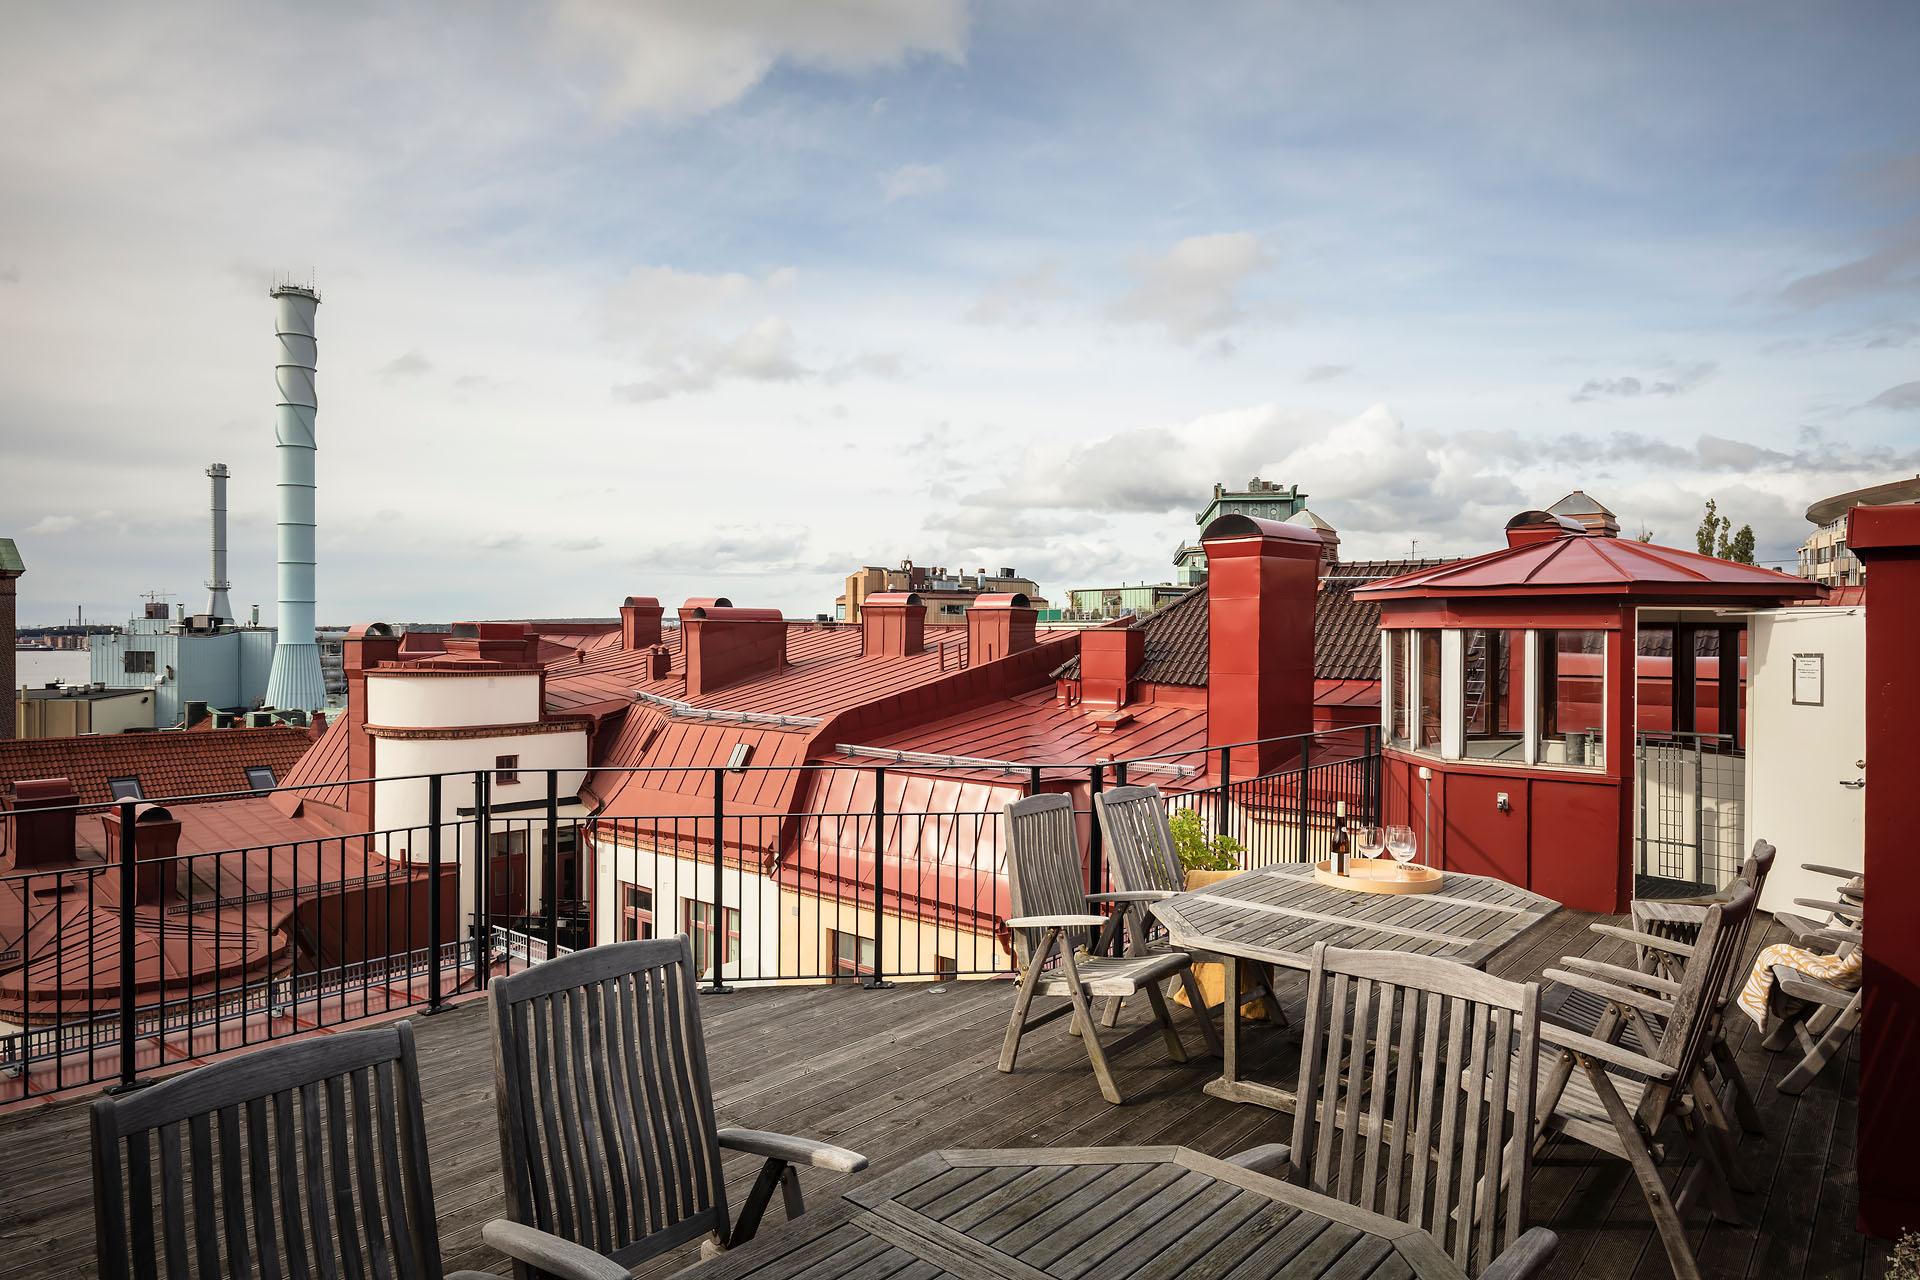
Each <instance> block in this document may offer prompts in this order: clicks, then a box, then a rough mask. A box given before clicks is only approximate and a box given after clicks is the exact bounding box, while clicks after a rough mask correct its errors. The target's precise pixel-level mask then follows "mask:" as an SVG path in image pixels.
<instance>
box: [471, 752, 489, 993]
mask: <svg viewBox="0 0 1920 1280" xmlns="http://www.w3.org/2000/svg"><path fill="white" fill-rule="evenodd" d="M473 857H474V874H473V985H474V986H476V987H478V988H479V989H480V990H482V991H485V990H486V989H487V979H488V978H490V977H492V976H493V959H492V957H493V898H492V896H491V895H492V893H493V885H492V877H493V777H492V775H491V774H489V773H488V772H487V771H486V770H485V769H475V770H474V771H473Z"/></svg>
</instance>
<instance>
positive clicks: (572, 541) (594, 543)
mask: <svg viewBox="0 0 1920 1280" xmlns="http://www.w3.org/2000/svg"><path fill="white" fill-rule="evenodd" d="M606 545H607V544H606V542H605V541H604V540H602V539H600V538H591V537H589V538H561V539H560V540H559V541H558V542H555V543H554V544H553V546H554V550H556V551H598V550H599V549H600V548H602V547H604V546H606Z"/></svg>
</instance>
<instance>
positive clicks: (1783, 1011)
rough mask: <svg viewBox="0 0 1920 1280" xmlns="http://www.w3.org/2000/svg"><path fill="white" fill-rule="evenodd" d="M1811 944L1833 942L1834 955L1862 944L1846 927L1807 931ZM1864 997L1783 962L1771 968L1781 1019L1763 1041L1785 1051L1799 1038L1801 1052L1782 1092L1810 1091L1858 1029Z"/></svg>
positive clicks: (1774, 1008) (1773, 1001) (1772, 1000)
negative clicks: (1810, 1087)
mask: <svg viewBox="0 0 1920 1280" xmlns="http://www.w3.org/2000/svg"><path fill="white" fill-rule="evenodd" d="M1807 943H1812V944H1824V945H1827V946H1830V947H1832V948H1833V954H1835V955H1847V954H1849V953H1851V952H1852V951H1854V950H1856V949H1858V948H1859V947H1860V946H1861V945H1862V943H1861V934H1860V931H1859V930H1858V929H1843V928H1829V929H1822V930H1819V931H1818V932H1816V933H1810V934H1807V935H1806V936H1805V937H1804V938H1803V939H1802V944H1803V945H1804V944H1807ZM1860 1000H1861V988H1859V987H1855V988H1854V989H1852V990H1851V991H1849V990H1847V989H1845V988H1843V987H1836V986H1834V985H1833V984H1832V983H1828V982H1822V981H1821V980H1820V979H1818V978H1815V977H1812V976H1810V975H1808V974H1804V973H1801V972H1800V971H1799V970H1798V969H1792V968H1789V967H1787V966H1786V965H1783V964H1777V965H1775V966H1773V990H1772V992H1770V993H1769V997H1768V1003H1769V1010H1770V1012H1772V1013H1773V1014H1774V1015H1775V1016H1776V1017H1777V1018H1778V1021H1777V1022H1776V1023H1775V1025H1774V1027H1773V1029H1772V1030H1771V1031H1769V1032H1768V1033H1767V1036H1766V1039H1764V1040H1762V1041H1761V1042H1760V1043H1761V1044H1762V1045H1763V1046H1765V1047H1766V1048H1768V1049H1784V1048H1786V1047H1787V1046H1788V1045H1790V1044H1793V1043H1794V1042H1796V1041H1798V1042H1799V1046H1800V1051H1801V1053H1802V1055H1803V1056H1802V1057H1801V1059H1800V1061H1799V1062H1797V1063H1795V1064H1794V1066H1793V1069H1792V1070H1790V1071H1788V1072H1787V1074H1786V1075H1784V1076H1782V1077H1781V1078H1780V1085H1779V1088H1780V1092H1782V1093H1787V1094H1798V1093H1804V1092H1806V1088H1807V1086H1808V1085H1810V1084H1812V1083H1813V1082H1814V1080H1815V1079H1816V1078H1818V1077H1819V1075H1820V1073H1821V1072H1822V1071H1824V1070H1826V1069H1827V1064H1828V1063H1830V1062H1833V1061H1835V1060H1836V1059H1838V1058H1839V1056H1840V1051H1841V1050H1842V1049H1844V1048H1845V1047H1846V1044H1847V1041H1848V1039H1850V1038H1851V1037H1852V1035H1853V1033H1854V1032H1855V1031H1857V1030H1858V1029H1859V1027H1860Z"/></svg>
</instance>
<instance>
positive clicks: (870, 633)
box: [860, 591, 927, 658]
mask: <svg viewBox="0 0 1920 1280" xmlns="http://www.w3.org/2000/svg"><path fill="white" fill-rule="evenodd" d="M860 627H861V631H860V652H861V653H862V654H863V655H865V656H866V657H869V658H911V657H913V656H914V655H915V654H919V653H924V652H926V648H927V606H926V605H925V604H923V603H921V601H920V597H919V596H917V595H915V594H914V593H913V592H911V591H880V592H875V593H874V594H873V595H870V596H868V597H867V598H866V599H865V600H862V601H861V602H860Z"/></svg>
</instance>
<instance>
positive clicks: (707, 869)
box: [593, 820, 780, 978]
mask: <svg viewBox="0 0 1920 1280" xmlns="http://www.w3.org/2000/svg"><path fill="white" fill-rule="evenodd" d="M606 821H609V822H610V821H611V820H606ZM709 825H711V820H709ZM647 831H648V825H647V823H645V822H644V821H643V822H641V823H640V824H639V832H638V834H639V837H640V843H641V845H642V846H643V847H641V848H639V849H635V848H634V847H632V845H630V844H616V843H615V841H614V840H613V838H612V837H611V835H610V834H609V833H608V831H606V830H602V831H601V833H600V834H599V836H598V837H597V838H596V839H595V840H594V841H593V938H594V941H595V942H613V941H616V940H618V939H619V938H621V937H622V936H623V935H622V933H621V924H622V915H621V906H622V902H623V895H622V893H621V892H620V887H621V885H623V884H630V885H636V886H638V887H640V888H643V889H650V890H652V891H653V936H654V937H656V938H666V937H671V936H673V935H674V934H676V933H684V932H686V931H687V930H686V910H685V906H684V904H685V903H687V902H689V901H699V902H703V903H708V904H711V903H712V902H713V888H714V882H713V862H712V860H711V857H708V858H706V859H700V858H687V857H682V856H679V855H678V854H674V853H665V852H660V853H656V852H655V851H654V850H652V849H649V848H645V847H644V846H645V844H646V839H647ZM621 834H622V836H623V837H625V838H628V839H631V838H632V837H633V835H634V834H635V832H634V824H632V823H623V824H622V825H621ZM720 885H721V889H722V891H723V897H722V902H721V905H722V906H723V907H725V908H726V909H727V910H730V911H738V912H739V913H740V947H739V950H738V951H737V952H736V953H735V954H733V955H732V956H730V957H729V958H728V960H727V963H726V965H725V966H724V971H725V976H727V977H729V978H737V977H740V976H741V975H742V974H745V975H748V976H751V977H755V978H764V977H772V976H774V975H776V974H778V973H779V972H780V887H779V885H777V884H776V883H774V882H773V881H772V880H770V879H768V878H767V877H766V876H763V875H761V874H760V873H759V872H757V871H751V870H748V869H746V868H743V867H736V866H731V865H728V866H723V867H722V868H721V878H720ZM701 976H703V977H704V976H705V975H701Z"/></svg>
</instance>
